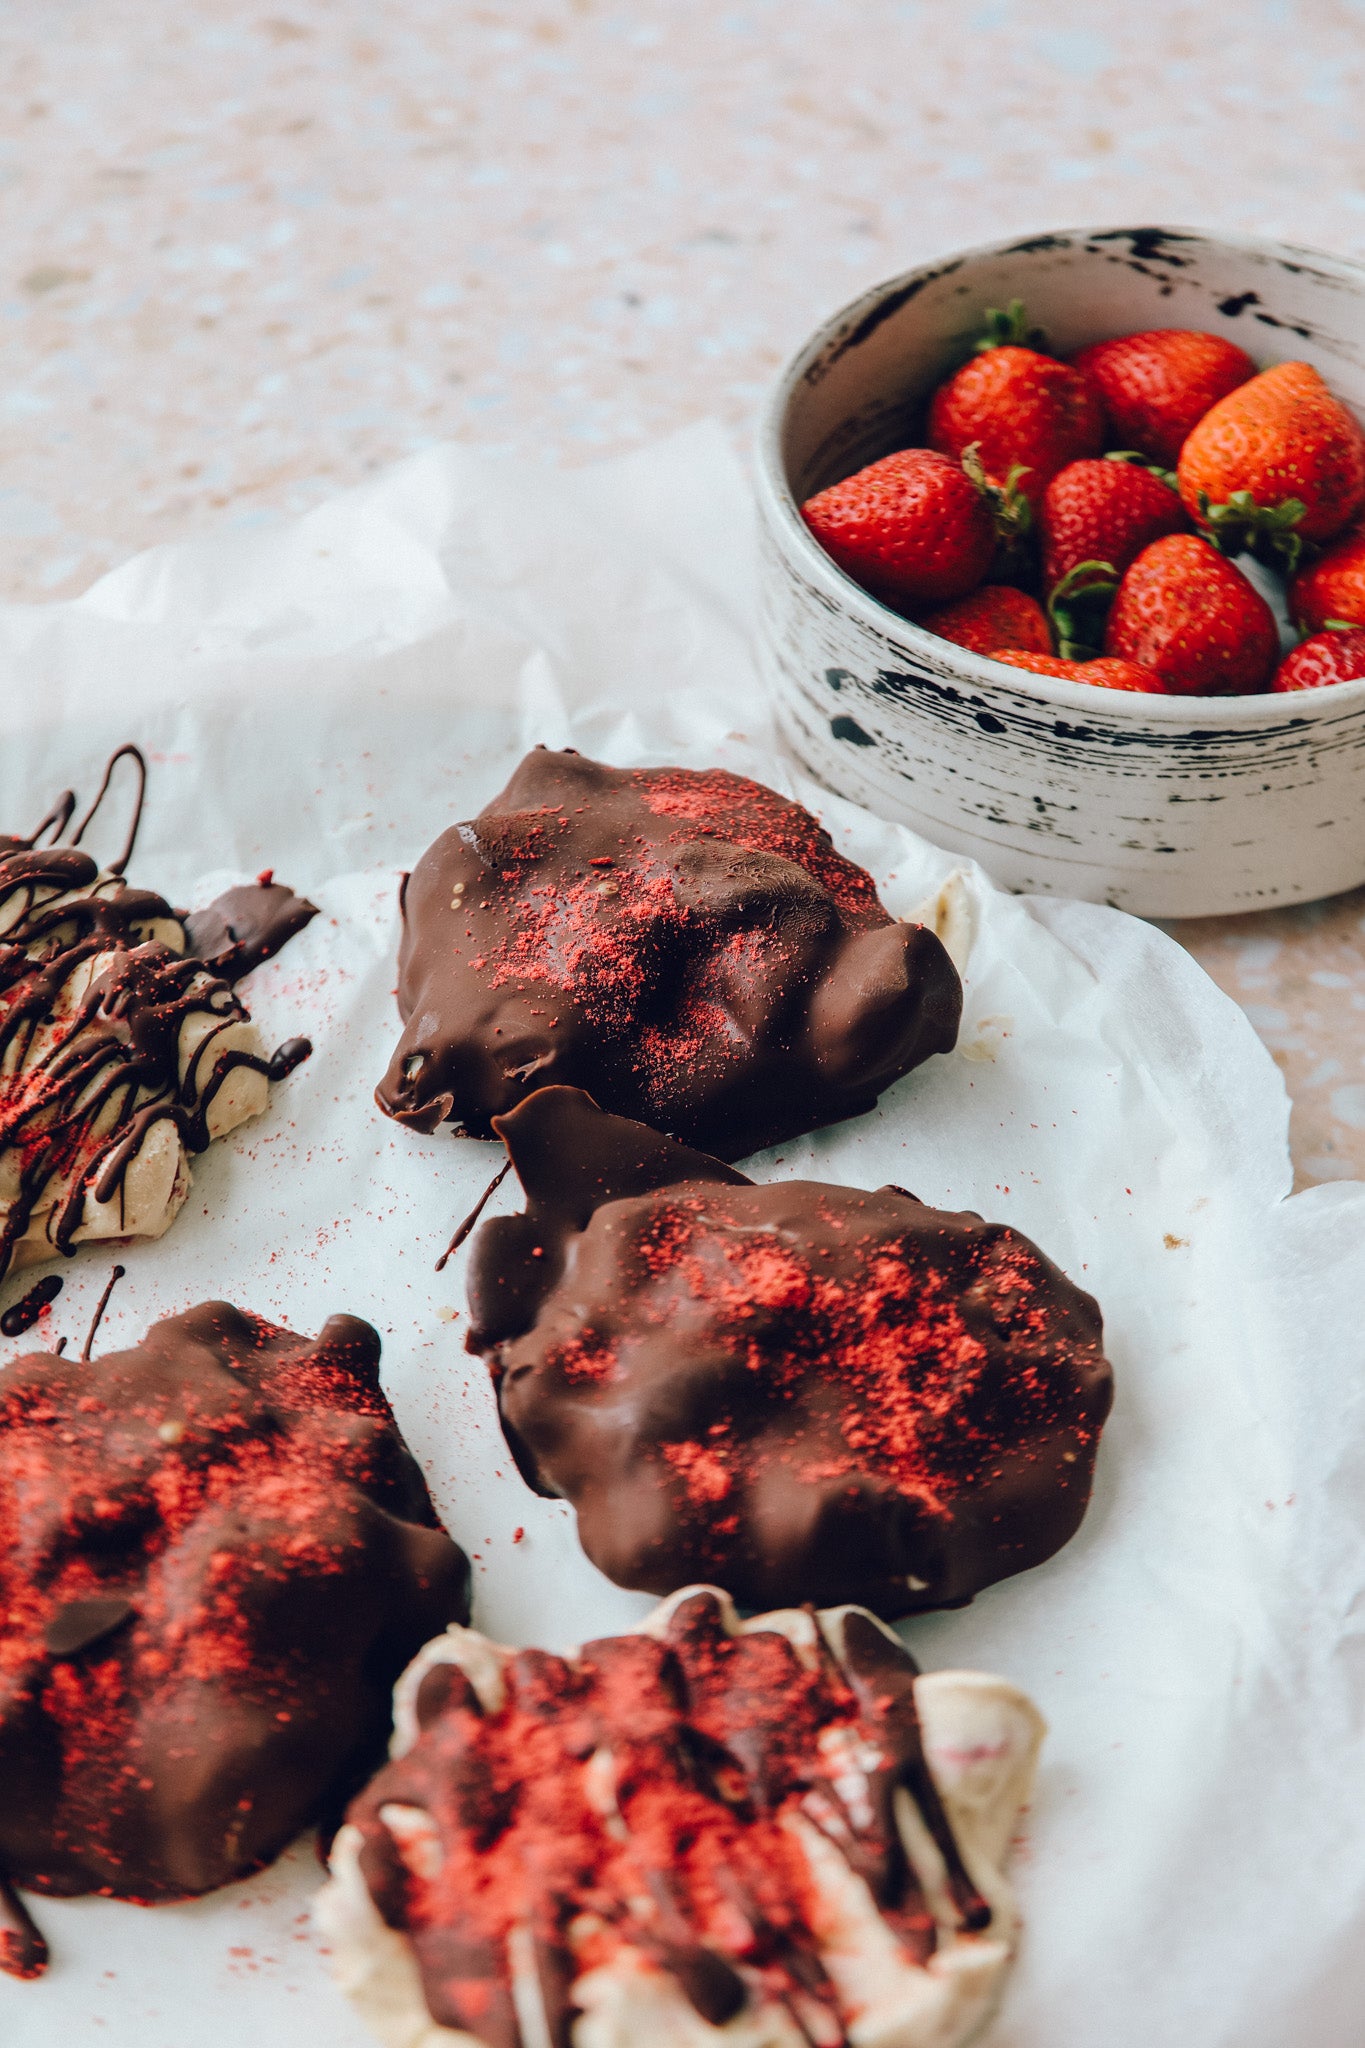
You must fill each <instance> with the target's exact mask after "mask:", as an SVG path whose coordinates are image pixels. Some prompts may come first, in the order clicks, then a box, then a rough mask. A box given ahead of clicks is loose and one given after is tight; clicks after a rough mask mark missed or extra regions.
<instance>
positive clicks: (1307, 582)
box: [1289, 524, 1365, 633]
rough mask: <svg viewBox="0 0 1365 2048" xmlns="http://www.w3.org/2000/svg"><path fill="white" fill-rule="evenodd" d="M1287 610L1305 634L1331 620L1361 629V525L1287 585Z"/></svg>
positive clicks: (1364, 585) (1364, 621)
mask: <svg viewBox="0 0 1365 2048" xmlns="http://www.w3.org/2000/svg"><path fill="white" fill-rule="evenodd" d="M1289 611H1290V615H1291V617H1293V618H1295V619H1297V620H1298V622H1299V624H1300V625H1301V626H1302V627H1304V628H1305V630H1306V631H1307V632H1310V633H1314V632H1316V631H1317V629H1318V628H1319V627H1320V626H1325V625H1327V624H1328V623H1329V622H1330V621H1331V620H1333V619H1340V620H1341V622H1342V624H1343V625H1348V626H1365V524H1361V525H1359V526H1353V527H1352V528H1351V530H1350V532H1349V533H1343V535H1342V536H1341V539H1340V540H1338V541H1334V542H1333V543H1332V545H1331V547H1330V548H1327V549H1326V550H1325V551H1324V552H1323V553H1322V554H1321V555H1319V557H1318V559H1317V561H1316V562H1313V563H1311V564H1310V566H1309V567H1308V568H1307V569H1300V571H1299V573H1298V575H1297V576H1296V577H1295V578H1294V580H1293V582H1292V583H1291V584H1290V586H1289Z"/></svg>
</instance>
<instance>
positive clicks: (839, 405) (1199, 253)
mask: <svg viewBox="0 0 1365 2048" xmlns="http://www.w3.org/2000/svg"><path fill="white" fill-rule="evenodd" d="M1011 299H1022V300H1023V302H1024V304H1025V306H1026V308H1027V310H1028V315H1029V319H1030V322H1031V323H1032V324H1033V325H1036V326H1039V327H1042V328H1043V329H1044V330H1045V331H1046V334H1047V337H1048V346H1049V347H1050V348H1051V349H1052V350H1053V351H1055V352H1056V353H1057V354H1059V355H1066V354H1069V353H1070V352H1071V351H1072V350H1073V349H1078V348H1082V347H1084V346H1085V344H1086V343H1087V342H1091V341H1099V340H1102V339H1104V338H1106V337H1107V336H1109V335H1114V334H1122V333H1125V332H1131V331H1134V330H1137V329H1140V328H1147V327H1197V328H1203V329H1205V330H1206V331H1208V332H1210V333H1213V334H1222V335H1226V337H1227V338H1228V339H1229V340H1230V341H1235V342H1236V343H1238V345H1239V346H1240V347H1242V348H1244V349H1245V350H1246V351H1247V353H1248V354H1249V355H1250V356H1252V357H1253V359H1254V360H1255V361H1256V363H1257V364H1258V365H1259V366H1260V367H1261V368H1263V369H1264V368H1268V367H1269V366H1270V365H1271V364H1272V363H1276V362H1286V361H1288V360H1290V359H1291V358H1292V359H1295V360H1299V361H1303V362H1309V363H1312V364H1313V366H1314V367H1315V368H1316V369H1317V370H1319V371H1320V372H1321V373H1322V375H1323V377H1324V378H1325V379H1326V381H1327V382H1328V383H1329V384H1330V385H1331V387H1332V389H1333V390H1334V391H1335V392H1336V393H1337V395H1338V397H1340V398H1342V399H1344V400H1345V401H1346V403H1347V404H1348V405H1350V406H1352V407H1353V408H1354V410H1355V411H1356V412H1357V414H1359V415H1361V416H1362V417H1365V318H1362V312H1363V311H1365V269H1361V268H1360V267H1358V266H1357V265H1355V264H1352V263H1349V262H1346V261H1344V260H1342V259H1340V258H1336V257H1328V256H1320V255H1318V254H1317V253H1316V252H1313V251H1309V250H1297V249H1289V248H1283V247H1280V246H1278V245H1276V244H1265V243H1254V242H1245V241H1237V240H1230V239H1226V238H1219V237H1214V236H1209V235H1203V234H1199V233H1196V232H1194V231H1193V230H1190V229H1175V228H1108V229H1099V230H1087V229H1076V230H1071V231H1066V232H1056V233H1050V234H1045V235H1037V236H1034V237H1032V238H1031V239H1028V240H1025V241H1019V242H1012V243H1008V244H1001V245H999V246H996V247H992V248H986V249H977V250H970V251H968V252H966V253H965V254H963V255H961V256H956V257H951V258H948V259H945V260H944V261H943V262H942V263H938V264H935V265H931V266H930V267H928V268H926V269H923V270H918V271H912V272H909V273H908V274H907V275H905V276H904V277H900V278H895V279H892V280H891V281H889V282H888V283H886V284H884V285H880V286H878V287H876V288H875V289H874V290H872V291H870V292H868V293H866V294H865V295H864V297H863V298H862V299H861V300H859V301H858V302H857V303H856V304H854V305H853V306H851V307H848V308H847V309H846V310H845V311H844V312H843V313H841V314H839V315H837V316H836V318H835V319H834V320H833V321H831V322H830V323H828V325H827V326H826V327H825V328H823V329H822V330H821V332H820V333H819V334H818V335H817V336H816V338H815V340H814V341H813V342H812V343H811V344H810V346H809V347H808V348H807V349H806V350H804V351H803V352H802V354H801V355H800V356H799V357H798V358H797V360H796V362H795V363H794V364H793V365H792V367H791V369H790V371H789V372H788V375H787V377H786V378H784V380H783V383H782V387H781V390H780V393H779V401H778V408H779V409H778V416H777V418H776V420H775V422H774V425H775V427H776V441H777V447H776V450H775V453H776V455H777V460H778V464H779V466H780V469H781V472H782V479H781V480H782V481H783V482H784V483H785V485H786V487H787V489H788V490H789V491H790V492H791V495H792V497H793V499H794V500H795V503H796V504H797V505H799V504H801V503H802V502H803V500H805V499H806V498H808V497H810V496H811V495H812V493H813V492H815V491H818V490H823V489H824V487H825V486H826V485H827V484H831V483H837V482H838V481H839V479H840V478H841V477H845V476H848V475H850V474H851V473H852V472H853V471H854V470H857V469H861V468H862V467H863V465H864V464H865V463H868V462H874V461H876V460H877V458H878V457H879V456H882V455H887V454H889V453H890V452H891V451H892V450H893V449H895V448H904V447H909V446H913V445H916V444H922V443H923V440H924V431H923V430H924V413H925V407H926V404H927V401H928V398H929V396H930V394H931V393H932V391H933V389H934V387H935V386H936V385H937V384H939V383H940V382H941V381H942V380H943V378H944V377H945V376H947V375H949V374H950V373H951V371H952V370H954V369H955V368H956V367H957V366H958V364H959V363H961V362H963V361H965V359H966V357H967V355H968V354H969V353H970V351H971V346H972V343H973V341H974V340H975V339H976V338H977V336H978V335H979V334H980V332H981V323H982V315H983V314H984V312H985V309H986V308H987V307H988V306H1005V305H1007V304H1008V303H1009V301H1010V300H1011ZM774 481H777V479H774Z"/></svg>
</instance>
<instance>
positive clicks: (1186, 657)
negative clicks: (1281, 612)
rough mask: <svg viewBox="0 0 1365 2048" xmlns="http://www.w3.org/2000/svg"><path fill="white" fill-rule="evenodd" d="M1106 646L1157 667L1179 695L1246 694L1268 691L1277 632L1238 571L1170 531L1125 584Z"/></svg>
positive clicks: (1192, 538) (1194, 539)
mask: <svg viewBox="0 0 1365 2048" xmlns="http://www.w3.org/2000/svg"><path fill="white" fill-rule="evenodd" d="M1104 651H1105V653H1106V654H1115V655H1118V656H1119V657H1120V658H1121V659H1122V660H1125V661H1136V662H1140V663H1141V664H1142V666H1143V667H1144V668H1149V669H1152V670H1153V671H1154V672H1155V673H1156V674H1157V675H1158V676H1160V678H1161V680H1162V682H1163V683H1164V684H1165V686H1166V688H1167V689H1168V690H1172V691H1174V692H1175V693H1176V694H1177V695H1178V696H1188V697H1202V696H1230V695H1244V694H1247V693H1250V692H1252V691H1256V690H1264V689H1265V688H1266V686H1267V684H1268V683H1269V681H1270V675H1271V670H1272V669H1273V668H1274V666H1275V663H1276V661H1277V659H1278V657H1279V651H1280V636H1279V631H1278V629H1277V627H1276V625H1275V618H1274V614H1273V613H1272V611H1271V609H1270V606H1269V605H1268V604H1267V603H1266V601H1265V599H1264V598H1263V597H1262V596H1261V594H1260V592H1259V591H1256V590H1253V589H1252V587H1251V585H1250V583H1249V582H1248V581H1247V579H1246V577H1245V576H1244V575H1243V574H1242V572H1241V570H1240V569H1235V568H1234V567H1233V565H1232V563H1231V562H1229V561H1225V560H1224V558H1223V556H1222V555H1220V554H1219V552H1218V550H1217V548H1215V547H1212V546H1210V544H1209V542H1208V541H1206V540H1201V539H1200V538H1199V536H1198V535H1197V534H1193V533H1171V534H1167V535H1166V537H1165V539H1164V540H1155V541H1153V542H1152V545H1151V546H1150V547H1149V548H1144V549H1143V551H1142V553H1141V554H1140V555H1139V556H1138V558H1137V560H1136V561H1135V562H1134V563H1133V565H1132V567H1131V568H1130V569H1129V571H1128V573H1127V575H1126V576H1125V577H1124V579H1123V581H1122V582H1121V583H1120V585H1119V587H1118V592H1117V594H1116V596H1115V598H1114V603H1113V606H1112V608H1111V610H1110V613H1109V624H1108V625H1107V627H1106V628H1105V634H1104Z"/></svg>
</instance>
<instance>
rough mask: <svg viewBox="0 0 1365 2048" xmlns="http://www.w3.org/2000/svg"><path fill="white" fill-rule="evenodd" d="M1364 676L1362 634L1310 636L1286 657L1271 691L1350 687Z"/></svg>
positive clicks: (1364, 639)
mask: <svg viewBox="0 0 1365 2048" xmlns="http://www.w3.org/2000/svg"><path fill="white" fill-rule="evenodd" d="M1361 676H1365V630H1362V629H1361V628H1360V627H1358V626H1357V627H1354V628H1348V629H1347V630H1346V631H1345V632H1344V633H1314V634H1313V635H1312V637H1311V639H1308V640H1303V641H1300V643H1299V645H1298V646H1297V647H1296V648H1295V649H1294V651H1293V653H1292V654H1286V656H1285V658H1284V660H1283V661H1282V662H1281V663H1280V665H1279V667H1278V668H1277V669H1276V671H1275V680H1274V682H1273V683H1272V684H1271V685H1270V687H1271V689H1272V690H1323V689H1325V688H1326V687H1327V685H1328V683H1354V682H1356V681H1357V680H1358V679H1359V678H1360V677H1361Z"/></svg>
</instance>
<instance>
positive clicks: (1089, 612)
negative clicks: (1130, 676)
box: [1047, 562, 1119, 661]
mask: <svg viewBox="0 0 1365 2048" xmlns="http://www.w3.org/2000/svg"><path fill="white" fill-rule="evenodd" d="M1118 587H1119V572H1118V570H1117V569H1116V568H1115V567H1114V565H1113V563H1112V562H1077V563H1075V564H1074V566H1073V567H1072V568H1070V569H1068V570H1067V572H1066V574H1065V576H1063V577H1062V578H1061V580H1060V582H1059V583H1057V584H1056V586H1055V587H1054V589H1053V591H1052V594H1051V596H1050V597H1049V598H1048V601H1047V615H1048V619H1049V621H1050V623H1051V626H1052V632H1053V637H1054V638H1055V640H1056V642H1057V652H1058V654H1059V655H1060V656H1061V657H1062V660H1063V661H1094V660H1095V659H1096V658H1097V657H1098V656H1099V654H1100V653H1101V651H1102V649H1103V646H1104V622H1105V620H1106V618H1107V617H1108V615H1109V607H1110V605H1111V604H1112V603H1113V600H1114V592H1115V591H1116V590H1117V589H1118Z"/></svg>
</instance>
